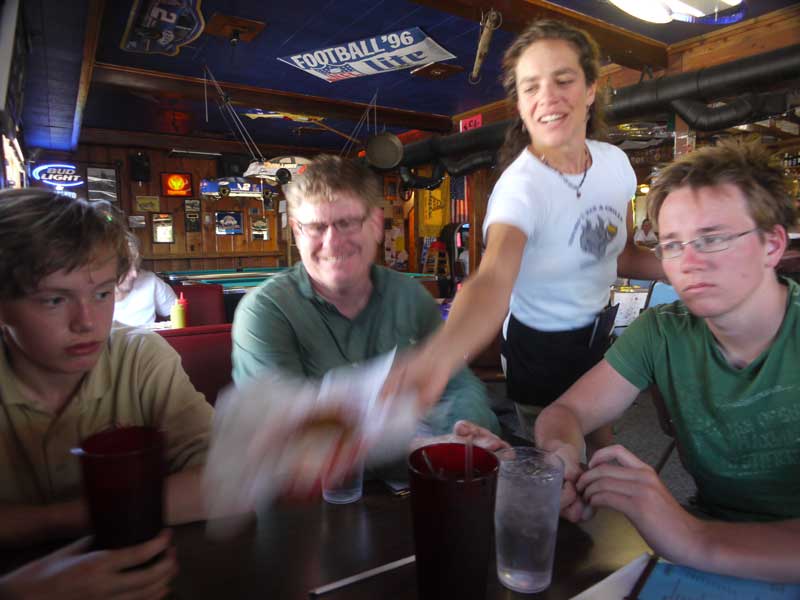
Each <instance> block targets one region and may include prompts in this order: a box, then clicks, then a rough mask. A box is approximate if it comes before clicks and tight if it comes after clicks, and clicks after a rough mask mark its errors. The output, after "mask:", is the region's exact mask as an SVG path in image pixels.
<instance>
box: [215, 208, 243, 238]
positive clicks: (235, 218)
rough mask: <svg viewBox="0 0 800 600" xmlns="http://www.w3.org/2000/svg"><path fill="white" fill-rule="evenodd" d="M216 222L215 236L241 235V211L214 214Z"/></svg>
mask: <svg viewBox="0 0 800 600" xmlns="http://www.w3.org/2000/svg"><path fill="white" fill-rule="evenodd" d="M214 218H215V220H216V222H217V235H241V234H242V213H241V211H238V210H234V211H230V210H229V211H224V212H222V211H220V212H215V213H214Z"/></svg>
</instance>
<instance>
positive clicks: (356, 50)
mask: <svg viewBox="0 0 800 600" xmlns="http://www.w3.org/2000/svg"><path fill="white" fill-rule="evenodd" d="M451 58H455V56H453V55H452V54H450V53H449V52H448V51H447V50H445V49H444V48H442V47H441V46H440V45H439V44H437V43H436V42H434V41H433V40H432V39H431V38H429V37H428V36H427V35H425V34H424V33H423V32H422V30H421V29H420V28H419V27H412V28H410V29H404V30H402V31H395V32H392V33H386V34H383V35H377V36H375V37H371V38H366V39H363V40H357V41H355V42H348V43H347V44H341V45H339V46H330V47H328V48H318V49H316V50H309V51H308V52H301V53H300V54H293V55H292V56H283V57H280V58H279V59H278V60H280V61H282V62H285V63H286V64H289V65H292V66H293V67H297V68H298V69H300V70H302V71H305V72H306V73H308V74H310V75H314V76H315V77H319V78H320V79H324V80H325V81H327V82H329V83H332V82H334V81H342V80H344V79H352V78H354V77H363V76H365V75H375V74H377V73H385V72H387V71H399V70H400V69H411V68H414V67H420V66H423V65H427V64H429V63H434V62H439V61H442V60H449V59H451Z"/></svg>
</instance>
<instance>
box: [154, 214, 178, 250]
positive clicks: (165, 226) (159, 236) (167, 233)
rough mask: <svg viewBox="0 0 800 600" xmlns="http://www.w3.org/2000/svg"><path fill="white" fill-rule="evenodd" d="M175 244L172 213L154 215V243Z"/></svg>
mask: <svg viewBox="0 0 800 600" xmlns="http://www.w3.org/2000/svg"><path fill="white" fill-rule="evenodd" d="M174 242H175V227H174V226H173V219H172V213H154V214H153V243H155V244H172V243H174Z"/></svg>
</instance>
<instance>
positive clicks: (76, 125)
mask: <svg viewBox="0 0 800 600" xmlns="http://www.w3.org/2000/svg"><path fill="white" fill-rule="evenodd" d="M105 5H106V3H105V0H89V10H88V11H87V17H86V35H85V36H84V38H83V59H82V61H81V78H80V81H79V82H78V97H77V99H76V101H75V114H74V115H73V116H72V148H73V149H75V148H76V147H77V146H78V139H79V138H80V135H81V124H82V123H83V111H84V109H85V108H86V99H87V98H88V97H89V87H90V86H91V85H92V72H93V71H94V57H95V56H96V55H97V43H98V41H99V39H100V23H101V21H102V20H103V11H104V10H105Z"/></svg>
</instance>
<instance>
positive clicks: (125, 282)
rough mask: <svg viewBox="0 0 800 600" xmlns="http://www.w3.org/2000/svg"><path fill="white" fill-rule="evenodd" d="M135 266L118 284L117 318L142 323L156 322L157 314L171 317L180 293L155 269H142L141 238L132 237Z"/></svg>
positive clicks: (122, 321) (132, 322) (116, 296)
mask: <svg viewBox="0 0 800 600" xmlns="http://www.w3.org/2000/svg"><path fill="white" fill-rule="evenodd" d="M129 240H130V250H131V257H132V258H131V268H130V269H129V270H128V272H127V273H125V276H124V277H123V278H122V281H120V282H119V283H118V284H117V287H116V288H114V300H115V303H114V320H115V321H117V322H118V323H122V324H123V325H130V326H132V327H139V326H141V325H147V324H149V323H154V322H155V320H156V316H159V317H169V314H170V309H171V308H172V305H173V304H175V300H176V296H175V292H174V291H172V288H171V287H170V286H169V285H168V284H166V283H165V282H164V281H162V280H161V279H160V278H159V277H158V276H157V275H156V274H155V273H153V272H151V271H145V270H144V269H142V267H141V264H142V257H141V254H140V253H139V242H138V240H137V239H136V238H134V237H133V236H130V237H129Z"/></svg>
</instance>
